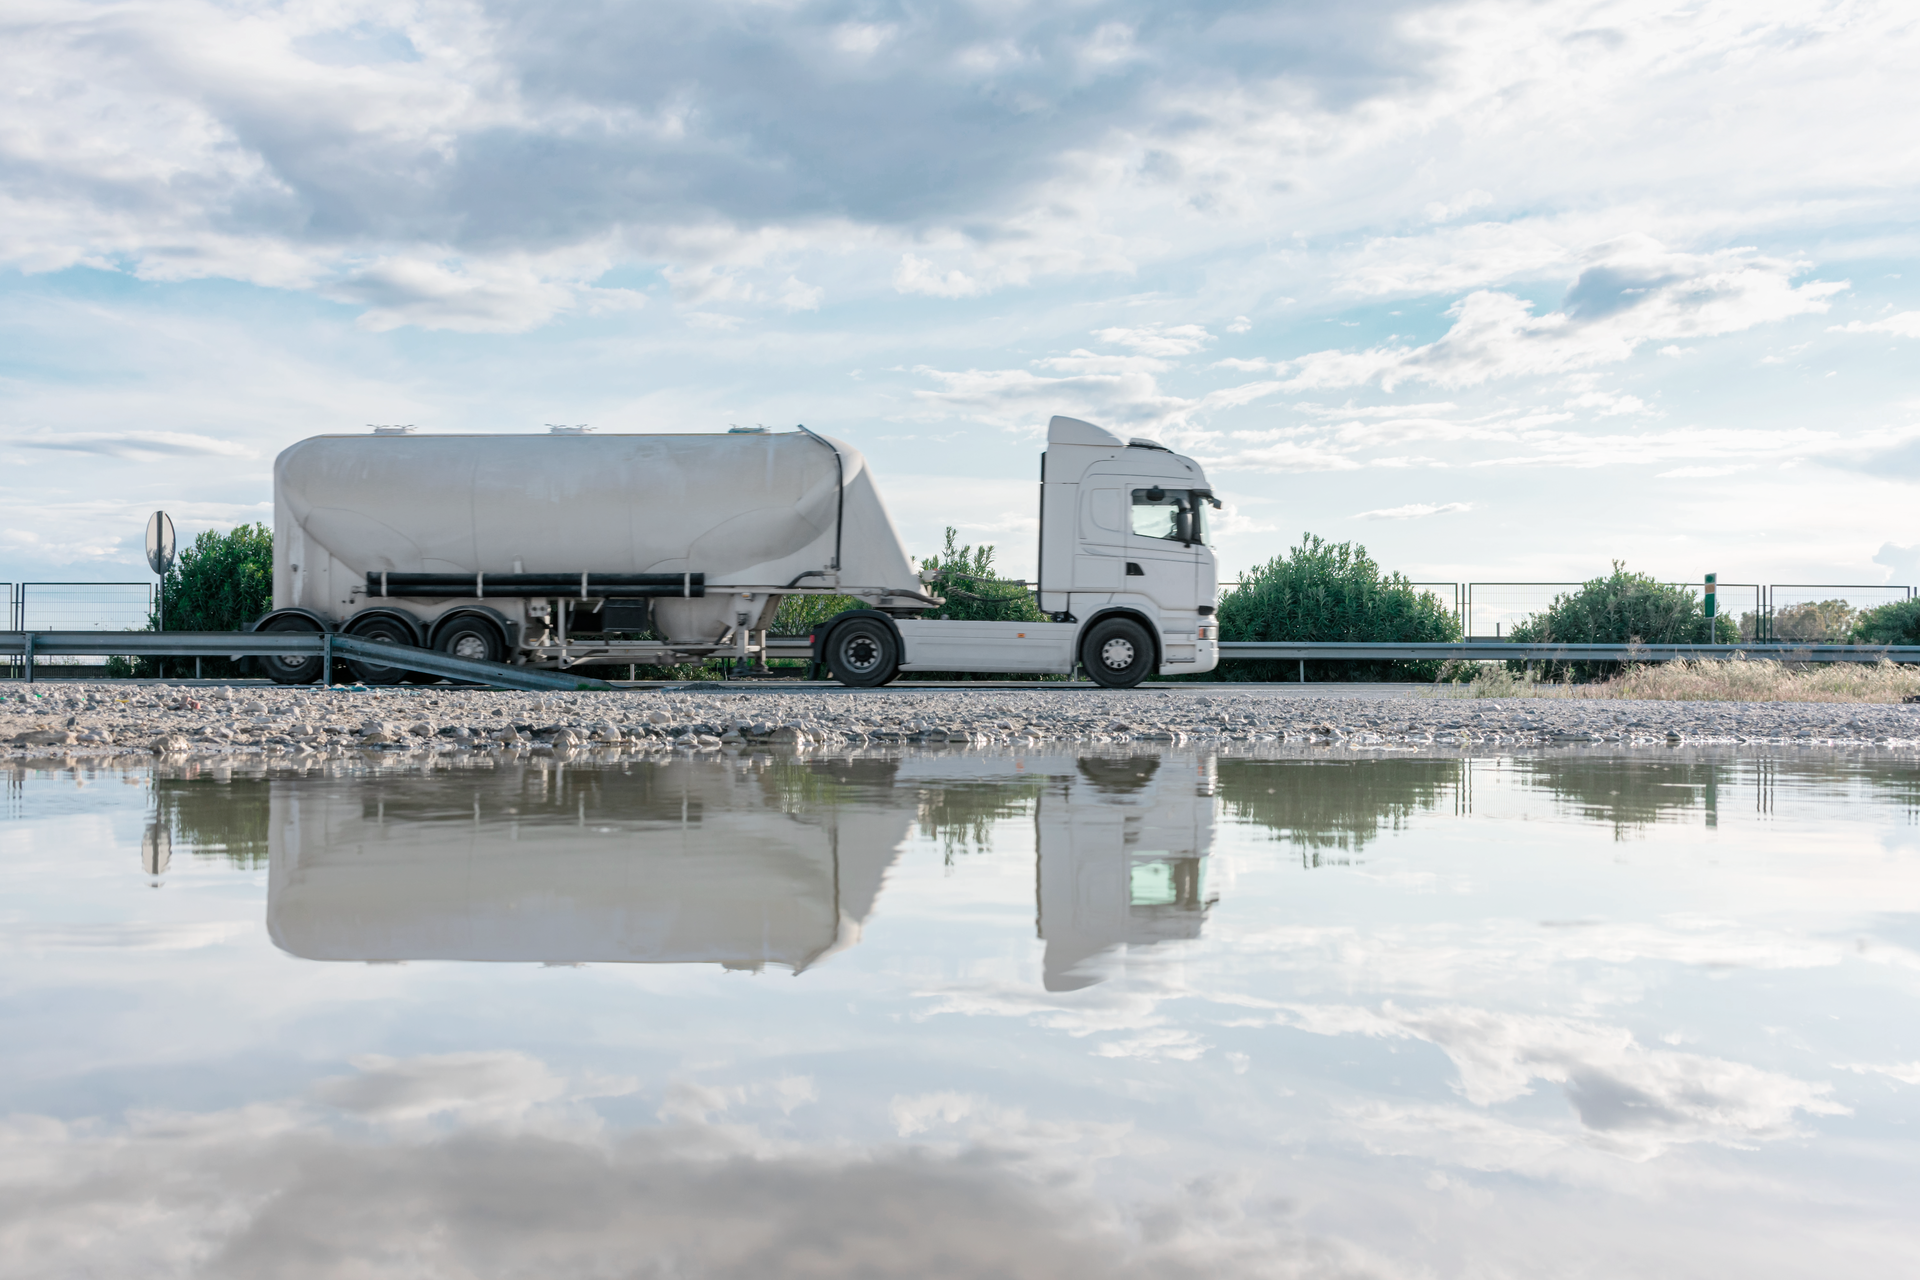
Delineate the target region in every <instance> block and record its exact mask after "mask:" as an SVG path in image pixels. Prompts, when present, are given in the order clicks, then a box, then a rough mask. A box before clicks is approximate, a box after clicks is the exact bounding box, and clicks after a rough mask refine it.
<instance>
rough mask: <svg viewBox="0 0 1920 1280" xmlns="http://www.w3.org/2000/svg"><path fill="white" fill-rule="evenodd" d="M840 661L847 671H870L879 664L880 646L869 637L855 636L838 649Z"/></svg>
mask: <svg viewBox="0 0 1920 1280" xmlns="http://www.w3.org/2000/svg"><path fill="white" fill-rule="evenodd" d="M840 659H841V661H842V662H844V663H845V664H846V666H847V670H849V671H871V670H873V669H874V667H876V666H878V665H879V663H880V646H879V645H877V644H875V643H874V642H873V640H872V638H871V637H868V636H855V637H854V638H853V639H851V640H849V641H847V643H846V644H844V645H842V646H841V647H840Z"/></svg>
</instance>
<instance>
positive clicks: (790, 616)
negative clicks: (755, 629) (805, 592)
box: [767, 596, 860, 636]
mask: <svg viewBox="0 0 1920 1280" xmlns="http://www.w3.org/2000/svg"><path fill="white" fill-rule="evenodd" d="M859 607H860V601H858V600H856V599H854V598H853V597H852V596H786V597H784V598H783V599H782V600H781V601H780V607H779V608H778V609H776V610H774V613H773V625H772V626H770V627H768V628H767V631H768V634H770V635H776V636H810V635H812V634H813V629H814V628H815V627H817V626H819V625H820V624H821V623H823V622H825V621H826V620H827V619H828V618H831V617H833V616H834V615H835V614H837V613H844V612H845V611H846V610H848V609H858V608H859Z"/></svg>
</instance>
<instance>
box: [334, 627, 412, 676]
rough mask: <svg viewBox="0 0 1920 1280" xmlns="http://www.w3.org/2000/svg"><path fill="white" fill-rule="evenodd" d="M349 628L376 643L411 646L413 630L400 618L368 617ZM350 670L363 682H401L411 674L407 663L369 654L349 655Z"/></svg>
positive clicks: (361, 638) (357, 634)
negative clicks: (376, 658)
mask: <svg viewBox="0 0 1920 1280" xmlns="http://www.w3.org/2000/svg"><path fill="white" fill-rule="evenodd" d="M346 631H347V634H348V635H350V636H353V637H355V638H357V639H360V640H371V641H373V642H374V643H376V644H402V645H407V646H409V647H411V646H412V644H413V632H412V631H410V630H409V629H408V628H407V624H406V623H404V622H402V621H400V620H399V619H398V618H382V617H373V618H368V619H367V620H366V621H365V622H354V623H349V624H348V625H347V628H346ZM347 670H348V671H349V672H351V673H352V675H353V678H354V679H355V680H358V681H359V682H360V683H362V684H399V683H400V682H401V681H403V680H405V679H406V678H407V675H408V672H407V669H406V668H405V667H389V666H387V665H386V664H384V663H379V662H372V661H369V660H368V659H366V658H351V659H349V660H348V661H347Z"/></svg>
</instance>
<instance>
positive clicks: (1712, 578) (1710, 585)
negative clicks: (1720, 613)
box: [1704, 573, 1720, 644]
mask: <svg viewBox="0 0 1920 1280" xmlns="http://www.w3.org/2000/svg"><path fill="white" fill-rule="evenodd" d="M1719 581H1720V575H1719V574H1717V573H1710V574H1708V575H1707V591H1706V598H1705V600H1704V604H1705V607H1706V611H1707V621H1708V622H1712V621H1713V615H1714V590H1713V589H1714V587H1715V585H1716V584H1718V583H1719ZM1707 643H1709V644H1711V643H1713V631H1712V630H1711V629H1709V630H1708V631H1707Z"/></svg>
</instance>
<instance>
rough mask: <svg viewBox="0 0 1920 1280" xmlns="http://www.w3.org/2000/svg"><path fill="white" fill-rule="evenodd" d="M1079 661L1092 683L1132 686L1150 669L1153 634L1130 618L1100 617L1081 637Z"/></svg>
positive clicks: (1143, 677)
mask: <svg viewBox="0 0 1920 1280" xmlns="http://www.w3.org/2000/svg"><path fill="white" fill-rule="evenodd" d="M1080 665H1081V666H1082V667H1085V668H1086V671H1087V677H1088V678H1089V679H1091V680H1092V681H1093V682H1094V683H1095V684H1098V685H1104V686H1106V687H1107V688H1109V689H1131V688H1133V686H1135V685H1137V684H1139V683H1140V682H1141V681H1142V680H1145V679H1146V678H1147V673H1148V672H1149V671H1152V670H1153V637H1151V636H1149V635H1148V634H1147V629H1146V628H1145V627H1143V626H1141V625H1140V624H1139V623H1137V622H1135V621H1134V620H1133V619H1132V618H1102V619H1101V620H1100V621H1098V622H1096V623H1094V624H1093V625H1092V626H1091V627H1088V628H1087V634H1086V637H1085V639H1083V640H1081V641H1080Z"/></svg>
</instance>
